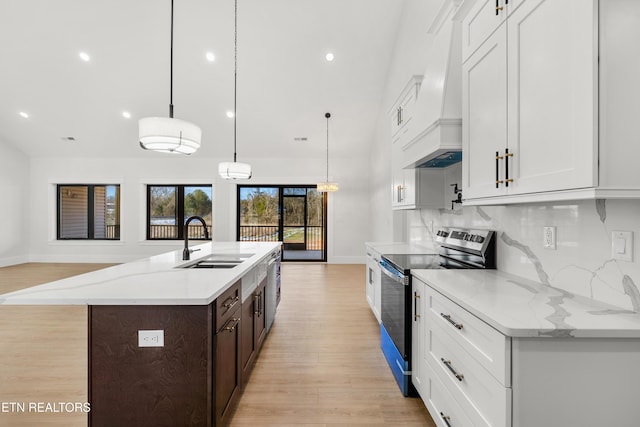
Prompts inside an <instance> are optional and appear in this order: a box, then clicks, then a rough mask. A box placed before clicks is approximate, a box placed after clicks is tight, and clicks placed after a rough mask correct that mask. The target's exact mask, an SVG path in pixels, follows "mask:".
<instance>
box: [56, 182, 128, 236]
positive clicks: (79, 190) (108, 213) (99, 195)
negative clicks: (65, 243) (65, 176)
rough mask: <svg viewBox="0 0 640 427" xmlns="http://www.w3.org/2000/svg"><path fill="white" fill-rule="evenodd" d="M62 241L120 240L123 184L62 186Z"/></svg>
mask: <svg viewBox="0 0 640 427" xmlns="http://www.w3.org/2000/svg"><path fill="white" fill-rule="evenodd" d="M57 200H58V230H57V238H58V240H75V239H77V240H82V239H88V240H120V186H119V185H98V184H96V185H86V184H65V185H58V194H57Z"/></svg>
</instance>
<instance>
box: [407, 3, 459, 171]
mask: <svg viewBox="0 0 640 427" xmlns="http://www.w3.org/2000/svg"><path fill="white" fill-rule="evenodd" d="M459 4H460V0H446V1H444V3H443V6H442V8H441V10H440V13H439V14H438V16H437V17H436V19H435V20H434V22H433V24H432V25H431V27H430V29H429V33H430V34H433V35H434V38H433V44H432V47H431V50H430V52H429V54H428V55H429V60H428V65H427V68H426V70H425V73H424V76H423V80H422V84H421V87H420V92H419V93H418V97H417V99H416V105H415V107H414V108H415V109H414V114H413V120H414V125H413V126H412V130H411V132H412V134H411V135H410V136H409V137H408V138H407V139H406V141H407V142H406V143H405V144H404V145H403V146H402V164H401V166H402V167H403V168H405V169H410V168H417V167H447V166H449V165H451V164H454V163H457V162H459V161H460V160H461V159H462V40H461V37H462V30H461V23H460V21H459V20H457V19H455V17H454V15H455V13H456V11H457V7H458V5H459Z"/></svg>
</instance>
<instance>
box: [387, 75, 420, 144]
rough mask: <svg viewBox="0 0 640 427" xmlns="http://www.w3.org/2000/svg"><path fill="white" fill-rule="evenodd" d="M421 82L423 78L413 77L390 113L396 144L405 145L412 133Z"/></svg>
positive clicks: (392, 134)
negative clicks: (412, 121) (407, 137)
mask: <svg viewBox="0 0 640 427" xmlns="http://www.w3.org/2000/svg"><path fill="white" fill-rule="evenodd" d="M421 82H422V76H412V77H411V78H410V79H409V81H408V82H407V85H406V86H405V87H404V89H403V90H402V92H401V93H400V96H398V100H397V101H396V102H395V104H394V105H393V107H392V108H391V111H390V112H389V118H390V120H391V139H392V142H393V143H394V144H403V143H404V141H405V139H406V135H407V133H408V132H410V129H411V120H412V118H413V116H412V115H413V110H414V108H415V104H416V97H417V96H418V91H419V90H420V83H421Z"/></svg>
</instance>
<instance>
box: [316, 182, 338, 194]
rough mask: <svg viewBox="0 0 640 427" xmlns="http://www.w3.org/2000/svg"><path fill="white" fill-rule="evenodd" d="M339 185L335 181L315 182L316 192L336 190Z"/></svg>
mask: <svg viewBox="0 0 640 427" xmlns="http://www.w3.org/2000/svg"><path fill="white" fill-rule="evenodd" d="M339 189H340V186H339V185H338V183H337V182H319V183H318V184H317V191H318V193H331V192H333V191H338V190H339Z"/></svg>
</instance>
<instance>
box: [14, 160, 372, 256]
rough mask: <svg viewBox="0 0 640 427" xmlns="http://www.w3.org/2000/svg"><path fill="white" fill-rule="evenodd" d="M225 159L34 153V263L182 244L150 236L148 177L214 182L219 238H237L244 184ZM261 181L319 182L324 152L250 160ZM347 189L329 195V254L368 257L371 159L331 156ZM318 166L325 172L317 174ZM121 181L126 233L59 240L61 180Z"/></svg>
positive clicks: (165, 181)
mask: <svg viewBox="0 0 640 427" xmlns="http://www.w3.org/2000/svg"><path fill="white" fill-rule="evenodd" d="M218 161H219V160H218V159H200V158H197V157H177V156H169V155H160V154H156V153H149V158H145V159H139V158H135V159H133V158H124V159H84V158H82V159H74V158H58V159H51V158H32V159H31V161H30V163H31V176H30V190H31V191H30V199H29V200H30V203H31V209H30V210H28V211H27V210H25V212H30V215H29V216H28V219H29V221H30V232H29V236H30V247H29V252H30V257H29V258H30V260H31V261H34V262H127V261H132V260H135V259H139V258H142V257H146V256H150V255H154V254H158V253H162V252H166V251H169V250H176V249H179V248H181V246H182V242H178V241H176V242H149V241H146V240H145V216H146V205H145V203H146V192H145V184H209V183H210V184H212V185H213V187H214V188H213V199H214V212H213V214H214V219H213V222H214V238H215V240H218V241H225V240H235V211H236V186H235V185H234V184H233V183H230V182H227V181H224V180H222V179H219V178H218V175H217V166H218ZM243 161H246V162H249V163H251V164H252V166H253V170H254V172H253V174H254V177H255V178H254V179H252V180H251V181H245V182H243V183H254V184H315V183H316V182H318V181H321V180H324V176H322V172H324V167H321V165H319V163H318V159H250V158H246V159H243ZM330 162H331V171H335V173H332V175H333V176H330V179H334V180H337V181H338V182H339V183H340V186H341V189H340V191H338V192H337V193H333V194H330V195H329V204H328V208H329V217H328V233H329V240H328V246H329V247H328V261H329V262H334V263H350V262H361V256H360V255H361V252H363V249H362V248H363V247H364V241H365V236H366V231H367V230H368V227H369V224H368V221H367V220H366V219H365V220H363V218H361V217H359V216H358V215H354V213H358V212H362V206H366V205H367V203H368V197H367V196H368V194H367V191H366V182H367V180H368V168H367V161H366V159H364V158H357V157H354V158H349V159H335V158H332V159H330ZM310 171H311V172H315V173H317V175H313V174H311V173H310ZM59 183H96V184H120V185H121V187H120V191H121V240H120V241H118V242H110V241H89V242H84V241H57V240H56V223H55V221H56V212H55V209H56V203H55V185H56V184H59Z"/></svg>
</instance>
